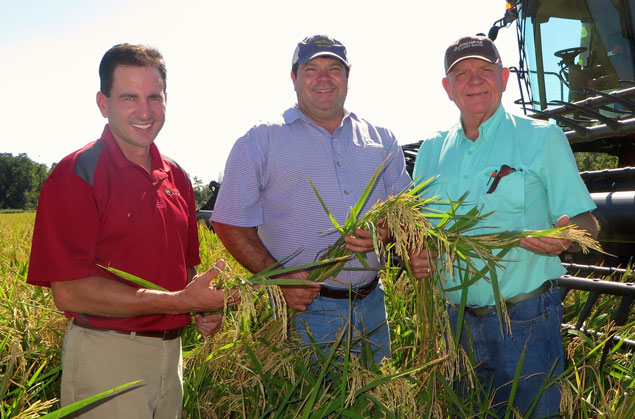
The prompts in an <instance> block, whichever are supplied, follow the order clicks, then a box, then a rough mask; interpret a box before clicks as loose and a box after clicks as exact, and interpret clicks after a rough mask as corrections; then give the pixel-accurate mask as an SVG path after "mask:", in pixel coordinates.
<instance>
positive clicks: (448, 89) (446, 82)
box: [441, 77, 453, 100]
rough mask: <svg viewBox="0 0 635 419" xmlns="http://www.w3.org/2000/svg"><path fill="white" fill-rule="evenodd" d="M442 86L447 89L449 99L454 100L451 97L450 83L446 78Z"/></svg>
mask: <svg viewBox="0 0 635 419" xmlns="http://www.w3.org/2000/svg"><path fill="white" fill-rule="evenodd" d="M441 84H442V85H443V88H444V89H445V93H447V94H448V98H450V100H453V99H452V96H450V82H448V78H447V77H444V78H443V80H441Z"/></svg>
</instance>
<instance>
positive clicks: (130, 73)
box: [97, 65, 166, 161]
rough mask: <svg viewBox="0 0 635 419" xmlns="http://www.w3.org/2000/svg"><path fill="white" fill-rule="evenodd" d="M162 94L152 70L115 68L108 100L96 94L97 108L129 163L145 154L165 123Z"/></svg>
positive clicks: (159, 77) (154, 69)
mask: <svg viewBox="0 0 635 419" xmlns="http://www.w3.org/2000/svg"><path fill="white" fill-rule="evenodd" d="M165 103H166V94H165V91H164V84H163V79H162V78H161V74H160V73H159V70H158V69H157V68H156V67H141V66H129V65H119V66H117V67H116V68H115V72H114V77H113V84H112V88H111V89H110V97H107V96H106V95H105V94H103V93H102V92H99V93H97V105H98V106H99V110H100V111H101V114H102V115H103V116H104V118H108V125H109V127H110V131H111V132H112V134H113V136H114V137H115V140H116V141H117V144H119V147H120V148H121V150H122V151H123V153H124V154H125V155H126V157H128V159H130V160H132V161H137V159H136V158H134V157H133V156H142V155H147V154H148V150H149V148H150V145H152V143H153V142H154V139H155V138H156V136H157V134H159V131H160V130H161V127H163V123H164V122H165Z"/></svg>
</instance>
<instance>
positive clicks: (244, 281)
mask: <svg viewBox="0 0 635 419" xmlns="http://www.w3.org/2000/svg"><path fill="white" fill-rule="evenodd" d="M298 251H299V250H298ZM298 251H297V252H298ZM297 252H295V253H293V254H292V255H290V256H289V257H287V258H286V259H284V260H281V261H279V262H277V263H276V264H274V265H272V266H270V267H268V268H266V269H264V270H262V271H261V272H259V273H257V274H255V275H253V276H251V277H249V278H241V277H240V276H239V275H238V274H236V273H235V272H234V271H233V270H232V269H231V268H229V267H228V266H225V269H223V270H220V269H218V268H216V270H218V272H219V273H218V275H217V276H216V278H217V279H218V280H217V282H216V285H213V286H214V287H215V288H217V289H222V290H223V291H224V308H223V310H222V311H218V312H215V313H207V314H218V313H221V312H223V313H224V314H228V312H229V309H230V307H229V305H228V296H230V295H231V293H230V292H228V291H231V290H237V291H238V292H239V294H240V303H239V304H238V306H237V313H238V315H239V316H241V317H242V318H243V320H244V321H243V322H234V323H235V324H236V331H235V333H236V335H237V334H238V333H239V328H240V326H241V324H243V325H245V326H246V327H247V329H248V328H249V320H250V319H253V318H255V317H256V307H255V306H254V300H255V298H256V296H257V293H259V292H267V293H268V294H269V296H270V297H271V302H272V305H273V306H274V307H277V308H278V309H277V310H275V311H274V317H276V318H279V319H281V320H282V322H283V326H284V327H283V328H282V330H283V334H284V336H285V338H286V330H287V314H286V313H287V303H286V301H285V299H284V295H283V294H282V291H281V290H280V285H306V284H310V282H309V281H306V280H299V279H287V278H274V277H277V276H279V275H284V274H286V273H289V272H293V271H297V270H302V269H309V268H313V267H322V266H327V265H330V264H334V263H339V262H341V261H342V260H343V259H344V258H334V259H325V260H320V261H317V262H313V263H308V264H305V265H301V266H294V267H291V268H283V267H281V266H282V264H283V263H284V262H286V261H287V260H288V259H289V258H291V257H293V256H295V254H296V253H297ZM346 258H347V257H346ZM97 266H99V267H100V268H102V269H105V270H107V271H109V272H111V273H113V274H115V275H117V276H118V277H120V278H122V279H125V280H126V281H129V282H132V283H134V284H136V285H138V286H140V287H142V288H147V289H152V290H157V291H165V292H168V290H167V289H165V288H163V287H161V286H160V285H157V284H155V283H153V282H150V281H148V280H145V279H143V278H140V277H138V276H136V275H133V274H131V273H128V272H125V271H122V270H120V269H117V268H114V267H111V266H103V265H99V264H98V265H97ZM210 285H211V281H210ZM230 298H231V297H230Z"/></svg>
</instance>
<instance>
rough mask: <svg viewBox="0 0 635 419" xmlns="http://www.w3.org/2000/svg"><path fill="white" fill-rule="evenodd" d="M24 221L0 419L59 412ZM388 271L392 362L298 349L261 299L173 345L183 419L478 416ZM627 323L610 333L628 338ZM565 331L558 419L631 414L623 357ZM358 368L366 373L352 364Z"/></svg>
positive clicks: (7, 235) (206, 242)
mask: <svg viewBox="0 0 635 419" xmlns="http://www.w3.org/2000/svg"><path fill="white" fill-rule="evenodd" d="M33 221H34V215H33V214H0V242H1V243H2V244H3V246H0V273H1V274H2V278H1V281H2V286H1V287H0V313H1V314H0V376H1V378H0V396H1V397H0V400H1V402H0V417H3V418H4V417H37V415H38V414H43V413H46V412H50V411H52V410H55V409H56V408H58V407H59V403H58V402H57V398H58V397H59V377H60V365H59V357H60V345H61V339H62V336H63V333H64V330H65V327H66V324H67V321H66V319H65V318H64V316H63V314H61V313H60V312H59V311H57V310H56V309H55V307H54V305H53V303H52V299H51V296H50V292H49V291H48V290H45V289H42V288H40V287H32V286H29V285H26V283H25V279H26V272H27V268H28V257H29V248H30V238H31V231H32V225H33ZM200 240H201V257H202V259H203V263H202V265H201V269H200V270H203V268H207V267H209V266H211V265H212V264H213V263H214V262H215V261H216V260H217V259H218V258H224V259H225V260H227V261H228V263H229V264H230V266H231V268H232V269H233V270H234V271H235V272H236V273H237V275H241V276H248V274H247V272H244V271H243V270H242V268H241V267H240V266H239V265H238V264H237V263H236V262H235V261H234V260H233V258H231V256H230V255H229V254H228V253H227V252H226V251H225V250H224V248H223V247H222V246H221V244H220V242H219V240H218V238H217V237H216V235H215V234H214V233H213V232H211V231H209V230H207V229H205V228H202V229H201V230H200ZM397 273H398V270H396V269H387V270H386V272H385V273H384V274H383V279H384V285H385V289H386V293H387V298H386V303H387V311H388V316H389V322H390V327H391V331H392V333H391V337H392V354H393V359H392V360H391V361H390V362H388V363H385V364H383V365H375V364H373V363H372V357H371V356H370V354H369V353H367V352H366V353H363V354H362V356H363V357H364V359H357V358H355V357H352V356H350V352H348V346H349V345H350V344H352V343H350V342H346V341H345V340H342V341H339V342H336V343H335V344H334V346H333V348H332V350H331V351H330V352H328V353H327V352H322V353H319V349H317V348H305V349H300V348H299V346H298V345H296V342H295V341H294V337H293V335H290V338H289V339H283V338H282V329H281V323H280V322H276V321H272V318H271V315H272V312H271V308H270V305H269V301H268V298H267V297H266V296H265V295H262V294H261V295H259V296H258V297H257V299H256V302H255V307H256V315H255V317H254V318H252V319H251V320H249V324H248V325H247V324H245V322H246V320H245V319H244V318H242V317H240V316H238V315H237V312H236V311H230V312H228V316H227V324H226V325H225V327H224V329H223V331H222V332H220V333H219V334H217V335H215V336H213V337H210V338H207V339H202V338H201V337H200V335H199V334H198V333H197V332H196V330H195V328H194V327H193V326H190V327H189V328H188V329H187V331H186V334H185V336H184V341H183V345H184V349H185V388H186V393H185V410H186V412H187V415H188V417H191V418H214V417H247V418H251V417H285V418H286V417H294V416H295V417H342V416H347V415H348V416H349V417H428V416H430V417H444V416H448V415H449V414H450V413H449V412H450V409H452V408H456V409H460V410H461V411H463V412H464V413H465V415H466V416H472V417H479V416H480V417H482V416H483V414H482V413H481V414H479V413H476V409H477V408H478V409H480V410H481V411H483V410H484V409H487V407H488V402H487V401H486V400H485V401H479V400H478V399H472V400H467V399H458V400H457V398H456V394H454V393H453V390H452V383H448V382H444V378H443V376H442V375H438V374H437V373H433V372H434V371H436V370H437V366H438V365H437V364H435V363H434V361H435V360H437V359H440V357H434V356H431V357H430V359H429V361H430V362H427V363H426V362H421V358H420V357H419V351H420V350H421V348H420V342H418V341H417V339H416V328H417V324H418V323H419V321H420V319H419V318H418V314H417V312H416V310H415V307H414V304H415V302H414V300H413V299H412V297H411V296H412V295H413V294H412V293H413V289H412V287H413V284H412V283H411V282H409V281H407V280H404V278H401V279H399V278H398V277H397ZM584 298H585V293H581V292H575V291H573V292H571V293H569V296H568V297H567V301H566V303H565V307H566V310H565V321H567V322H574V320H572V319H573V318H575V315H576V313H578V312H579V310H580V307H581V304H583V302H584ZM615 309H616V303H615V301H614V298H610V297H605V298H603V299H602V301H601V302H600V305H599V306H598V308H597V309H596V310H594V312H593V313H592V315H591V316H590V318H589V319H588V320H587V321H586V323H585V325H584V327H586V328H593V329H595V330H599V331H604V332H607V330H606V329H605V327H607V321H608V319H609V317H607V316H610V315H611V314H610V313H612V311H613V310H615ZM632 316H633V315H632V314H631V318H630V320H629V321H631V324H630V325H629V326H626V327H622V328H620V329H619V330H618V334H619V335H621V336H624V337H628V338H630V339H635V327H634V326H633V324H632V320H633V317H632ZM247 326H249V327H247ZM236 328H238V330H239V331H240V333H239V334H238V335H236V334H235V330H236ZM563 333H564V336H565V344H566V349H567V350H566V352H567V353H568V354H569V359H568V363H567V367H568V370H567V375H566V377H564V381H563V382H564V384H565V396H566V398H565V406H566V410H565V411H563V415H564V417H579V418H586V417H608V418H624V417H633V415H635V395H634V394H635V389H634V388H633V387H635V378H634V377H633V370H634V369H635V360H634V358H633V354H632V353H629V352H627V351H625V350H624V348H614V349H613V351H612V352H611V353H609V354H608V356H607V360H606V362H605V364H604V365H603V366H602V368H600V359H601V355H602V348H603V345H602V344H603V338H602V336H585V335H581V334H576V333H574V331H570V332H563ZM604 336H606V335H604ZM330 354H333V356H332V357H330ZM365 363H368V364H369V367H368V368H362V365H364V364H365ZM426 374H427V376H426ZM431 374H434V375H431ZM122 384H123V383H122ZM453 406H454V407H453Z"/></svg>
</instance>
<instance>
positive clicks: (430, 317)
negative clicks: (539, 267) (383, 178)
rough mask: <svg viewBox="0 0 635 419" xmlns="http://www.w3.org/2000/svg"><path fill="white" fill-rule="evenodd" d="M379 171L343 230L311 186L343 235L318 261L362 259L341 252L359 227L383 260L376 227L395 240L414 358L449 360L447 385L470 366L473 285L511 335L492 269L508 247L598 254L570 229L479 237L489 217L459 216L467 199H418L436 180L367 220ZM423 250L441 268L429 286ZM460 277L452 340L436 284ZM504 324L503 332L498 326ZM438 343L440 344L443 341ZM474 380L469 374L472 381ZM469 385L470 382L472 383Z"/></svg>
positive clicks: (329, 271)
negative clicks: (465, 332) (544, 246)
mask: <svg viewBox="0 0 635 419" xmlns="http://www.w3.org/2000/svg"><path fill="white" fill-rule="evenodd" d="M383 165H384V163H382V165H381V166H380V167H379V168H378V169H377V171H376V172H375V174H374V175H373V177H372V178H371V180H370V181H369V183H368V185H367V186H366V188H365V190H364V192H363V193H362V195H361V197H360V199H359V200H358V202H357V203H356V205H355V206H354V207H353V208H351V211H350V212H349V214H348V216H347V218H346V220H345V222H344V224H343V225H340V224H339V223H338V221H337V220H335V219H334V217H333V215H332V214H331V213H330V211H329V210H328V208H327V207H326V205H325V203H324V201H323V200H322V198H321V197H320V195H319V192H318V191H317V189H316V188H315V186H314V185H313V184H312V183H311V186H312V187H313V189H314V192H315V194H316V196H317V198H318V200H319V201H320V202H321V204H322V206H323V207H324V210H325V212H326V214H327V216H328V217H329V218H330V219H331V222H332V223H333V226H334V229H335V230H337V231H338V232H339V233H340V237H339V238H338V240H337V241H336V242H335V243H334V244H333V245H331V246H329V247H328V248H326V249H324V250H323V251H322V252H321V253H320V255H319V258H321V259H330V258H334V257H342V258H343V257H345V256H348V257H349V258H352V257H356V258H357V259H358V260H360V261H363V260H364V258H363V255H361V254H352V252H351V251H349V250H348V249H346V243H345V241H344V237H345V236H347V235H351V234H353V233H354V231H355V229H356V228H358V227H361V228H367V229H369V230H370V231H371V236H372V237H373V242H374V244H375V252H376V253H377V255H378V256H382V255H385V254H386V251H387V246H385V245H384V243H383V242H382V241H381V240H377V237H378V236H379V231H378V227H383V228H386V229H387V231H388V234H389V236H390V238H391V242H392V243H391V246H390V249H391V250H392V251H394V253H395V254H396V256H397V257H398V258H399V259H400V260H401V261H402V262H403V264H404V266H405V270H406V272H407V277H408V279H409V280H410V281H411V282H413V290H414V291H415V292H414V294H415V295H414V297H415V299H416V309H417V313H418V324H417V336H418V342H419V344H420V345H421V348H420V349H421V350H420V351H419V354H418V356H419V357H420V358H419V359H420V361H421V362H425V361H429V360H431V359H434V358H435V357H445V356H447V355H451V356H448V358H447V359H448V362H446V363H445V364H444V365H445V366H444V374H445V376H446V377H447V378H448V379H450V380H452V379H453V378H454V377H455V374H456V373H457V372H458V371H461V370H464V369H465V367H466V366H468V365H469V362H468V361H467V360H466V357H465V354H462V353H461V350H460V348H459V347H458V342H459V340H460V334H461V329H462V328H461V326H460V325H461V324H462V320H463V316H464V310H465V304H466V301H467V290H468V287H469V286H470V285H472V284H474V283H476V282H477V281H479V280H481V279H484V280H486V281H488V282H489V283H490V284H491V286H492V293H493V295H494V300H495V305H496V311H497V313H498V317H499V324H500V330H501V334H504V333H505V332H504V329H507V331H508V333H509V332H510V330H511V325H510V322H509V316H508V315H507V313H506V306H505V304H503V302H504V299H503V298H502V296H501V294H500V291H499V284H498V278H497V269H498V268H501V267H502V265H501V261H503V260H505V259H504V256H505V255H506V254H507V253H508V252H509V251H510V250H511V249H513V248H515V247H518V246H519V241H520V239H522V238H524V237H528V236H534V237H551V238H565V239H568V240H572V241H574V242H576V243H578V244H579V245H580V246H581V248H582V249H583V251H585V252H587V251H588V249H595V250H599V251H601V248H600V246H599V244H598V243H597V241H595V240H594V239H593V238H591V237H590V235H589V234H588V233H586V232H585V231H583V230H579V229H577V227H576V226H574V225H569V226H566V227H560V228H554V229H550V230H543V231H521V232H514V231H511V232H510V231H506V232H496V233H489V234H487V233H481V232H482V231H483V230H484V228H483V227H481V225H482V224H481V223H482V222H483V221H484V220H485V219H486V218H487V217H488V216H489V213H487V214H483V213H481V212H480V211H479V210H478V208H476V207H474V208H471V209H470V210H468V211H467V212H466V213H464V214H459V212H458V210H459V208H460V207H462V206H463V205H464V204H465V198H466V196H467V193H466V194H464V195H463V196H462V197H460V198H459V199H458V200H456V201H449V200H440V199H439V197H438V196H433V197H429V198H423V194H422V193H423V192H424V191H425V188H426V187H427V186H429V185H430V184H431V183H432V182H434V180H435V178H430V179H428V180H427V181H425V182H422V183H421V184H419V185H417V186H416V187H414V188H410V189H409V188H406V189H405V190H404V191H402V192H400V193H399V194H397V195H396V196H389V197H388V198H387V199H386V200H385V201H382V202H378V203H376V204H375V205H374V206H373V207H372V208H371V209H370V210H369V211H368V212H367V213H366V214H364V215H361V214H360V211H361V208H362V207H363V206H364V204H365V203H366V200H367V199H368V196H369V194H370V191H371V190H372V188H373V187H374V184H375V182H376V180H377V178H378V176H379V174H380V173H381V171H382V170H383ZM309 182H310V179H309ZM438 203H445V204H449V210H448V211H447V212H442V211H439V210H435V209H433V207H432V204H438ZM421 251H426V252H429V253H428V255H429V256H431V255H432V254H433V253H432V252H438V258H437V261H438V266H437V269H435V270H434V272H433V275H432V278H431V279H430V280H427V279H424V280H417V279H416V278H414V275H413V274H412V270H411V267H410V260H409V254H410V253H411V252H416V253H418V252H421ZM475 261H480V262H482V265H483V267H479V266H477V264H476V263H475ZM346 263H347V260H342V261H340V262H337V263H334V264H330V265H328V266H324V267H320V268H317V269H313V270H312V271H311V272H310V274H309V277H310V278H311V279H312V280H315V281H324V280H325V279H327V278H329V277H335V276H336V275H337V274H338V273H339V272H340V271H341V270H342V269H347V268H346V267H345V264H346ZM362 265H363V266H365V265H364V264H362ZM457 275H458V278H459V280H460V281H459V282H460V284H461V285H460V286H458V287H456V288H454V289H446V290H445V291H446V292H447V291H452V290H455V289H460V290H461V295H462V298H461V299H462V301H461V305H460V307H459V309H458V311H459V313H460V317H459V328H458V330H457V333H455V336H452V335H451V334H450V331H449V330H448V328H447V327H445V326H444V324H447V323H448V322H447V321H445V320H447V319H446V318H445V317H444V315H445V314H444V313H445V312H446V310H445V303H444V298H443V295H441V294H440V293H439V291H438V288H439V287H437V286H436V285H435V283H439V284H444V283H445V282H446V281H447V278H448V277H450V278H454V277H455V276H457ZM503 323H505V326H506V327H504V326H503ZM441 341H443V343H440V342H441ZM468 370H471V368H468ZM471 375H472V374H468V376H470V380H471ZM471 383H472V384H473V381H471Z"/></svg>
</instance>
